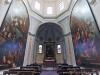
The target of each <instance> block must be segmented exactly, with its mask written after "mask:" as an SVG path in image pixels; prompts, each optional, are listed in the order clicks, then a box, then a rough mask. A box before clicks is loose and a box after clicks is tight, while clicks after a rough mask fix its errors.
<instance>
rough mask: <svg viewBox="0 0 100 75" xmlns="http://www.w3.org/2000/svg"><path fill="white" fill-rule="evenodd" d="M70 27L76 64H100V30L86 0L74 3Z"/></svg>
mask: <svg viewBox="0 0 100 75" xmlns="http://www.w3.org/2000/svg"><path fill="white" fill-rule="evenodd" d="M70 27H71V33H72V39H73V45H74V52H75V57H76V63H77V65H80V66H85V65H88V66H89V65H90V66H91V65H92V66H93V65H98V64H100V32H99V29H98V25H97V23H96V21H95V17H94V15H93V13H92V11H91V9H90V7H89V5H88V2H87V1H86V0H78V1H77V3H76V4H75V6H74V8H73V11H72V14H71V25H70Z"/></svg>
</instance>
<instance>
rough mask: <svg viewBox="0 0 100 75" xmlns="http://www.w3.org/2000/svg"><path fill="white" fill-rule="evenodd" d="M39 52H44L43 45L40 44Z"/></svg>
mask: <svg viewBox="0 0 100 75" xmlns="http://www.w3.org/2000/svg"><path fill="white" fill-rule="evenodd" d="M39 53H42V45H39Z"/></svg>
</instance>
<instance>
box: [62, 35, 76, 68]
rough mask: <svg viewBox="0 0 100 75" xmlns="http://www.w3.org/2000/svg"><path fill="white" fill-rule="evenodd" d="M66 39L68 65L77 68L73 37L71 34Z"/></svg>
mask: <svg viewBox="0 0 100 75" xmlns="http://www.w3.org/2000/svg"><path fill="white" fill-rule="evenodd" d="M64 38H65V44H66V57H67V64H69V65H74V66H76V61H75V54H74V48H73V42H72V36H71V34H70V33H68V34H66V35H65V36H64Z"/></svg>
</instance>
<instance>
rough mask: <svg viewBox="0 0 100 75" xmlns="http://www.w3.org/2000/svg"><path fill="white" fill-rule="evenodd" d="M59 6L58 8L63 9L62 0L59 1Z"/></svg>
mask: <svg viewBox="0 0 100 75" xmlns="http://www.w3.org/2000/svg"><path fill="white" fill-rule="evenodd" d="M59 8H60V10H63V9H64V2H63V1H61V2H60V3H59Z"/></svg>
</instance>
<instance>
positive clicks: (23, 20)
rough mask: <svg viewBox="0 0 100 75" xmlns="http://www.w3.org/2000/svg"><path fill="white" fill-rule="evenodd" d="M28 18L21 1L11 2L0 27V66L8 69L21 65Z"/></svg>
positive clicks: (14, 0)
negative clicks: (5, 66)
mask: <svg viewBox="0 0 100 75" xmlns="http://www.w3.org/2000/svg"><path fill="white" fill-rule="evenodd" d="M28 28H29V17H28V13H27V9H26V7H25V5H24V3H23V2H22V1H21V0H13V2H12V4H11V6H10V8H9V9H8V12H7V14H6V16H5V18H4V21H3V23H2V25H1V27H0V64H1V65H7V66H8V67H17V66H22V65H23V60H24V54H25V48H26V41H27V34H28Z"/></svg>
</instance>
